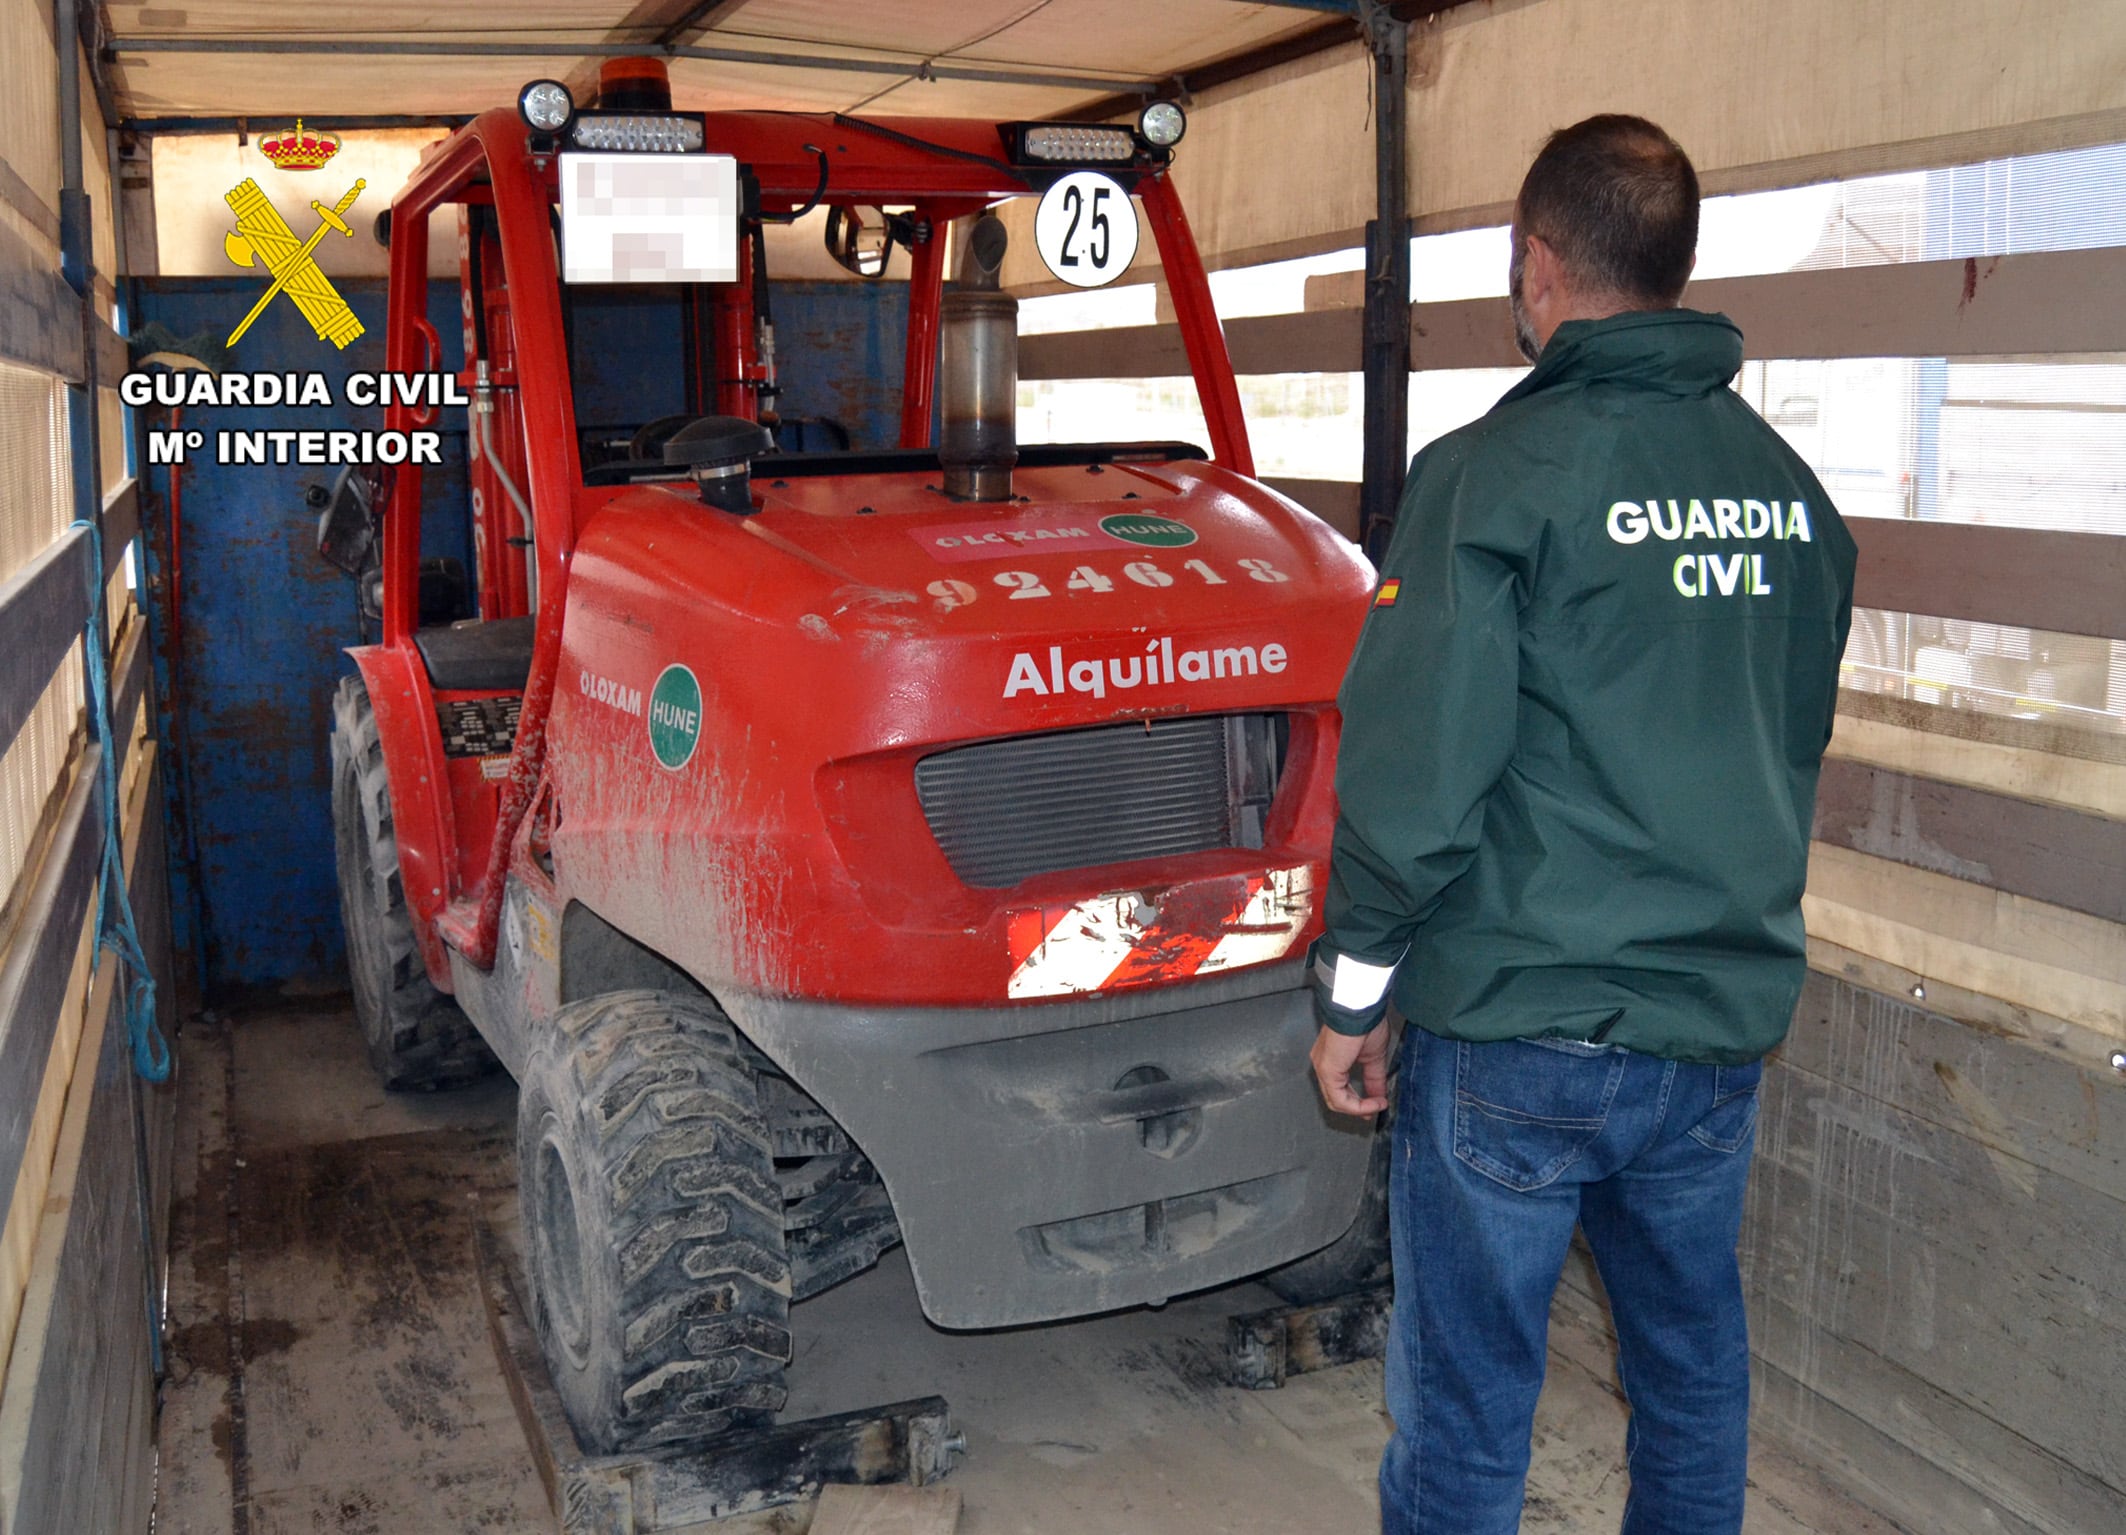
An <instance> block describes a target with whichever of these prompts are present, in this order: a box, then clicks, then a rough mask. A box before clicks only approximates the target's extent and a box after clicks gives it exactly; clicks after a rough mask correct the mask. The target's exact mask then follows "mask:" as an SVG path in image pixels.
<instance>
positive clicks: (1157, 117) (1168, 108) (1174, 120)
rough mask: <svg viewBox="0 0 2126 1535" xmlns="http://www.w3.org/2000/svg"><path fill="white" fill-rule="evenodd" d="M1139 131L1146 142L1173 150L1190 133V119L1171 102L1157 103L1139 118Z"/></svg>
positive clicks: (1145, 110)
mask: <svg viewBox="0 0 2126 1535" xmlns="http://www.w3.org/2000/svg"><path fill="white" fill-rule="evenodd" d="M1137 131H1138V132H1139V133H1141V134H1143V135H1144V141H1145V143H1147V144H1151V145H1153V146H1155V147H1157V148H1159V149H1172V148H1173V147H1174V146H1175V145H1176V144H1178V143H1180V142H1181V135H1182V134H1184V133H1186V132H1188V117H1187V115H1186V114H1185V113H1183V112H1182V110H1181V108H1179V107H1177V106H1175V105H1174V103H1172V102H1171V101H1155V102H1153V103H1152V104H1151V105H1150V106H1148V107H1146V108H1145V109H1144V111H1143V113H1142V114H1141V115H1140V116H1139V117H1138V118H1137Z"/></svg>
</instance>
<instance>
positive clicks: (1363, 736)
mask: <svg viewBox="0 0 2126 1535" xmlns="http://www.w3.org/2000/svg"><path fill="white" fill-rule="evenodd" d="M1697 239H1698V182H1697V176H1696V173H1695V172H1694V171H1693V170H1692V168H1691V164H1690V161H1689V159H1688V158H1687V157H1686V156H1685V155H1684V153H1683V151H1682V149H1681V148H1679V147H1678V146H1677V144H1676V143H1675V141H1674V140H1672V139H1671V138H1669V136H1668V135H1667V134H1665V133H1664V132H1662V131H1661V130H1660V129H1659V128H1657V127H1656V126H1654V125H1653V124H1652V123H1650V122H1647V121H1645V120H1644V119H1641V118H1635V117H1618V116H1604V117H1595V118H1590V119H1588V120H1587V121H1586V122H1583V123H1579V124H1576V125H1575V126H1573V127H1570V128H1567V129H1564V130H1563V131H1561V132H1559V133H1557V134H1554V135H1553V136H1552V137H1551V139H1550V140H1549V142H1548V143H1547V144H1546V145H1545V146H1544V148H1543V150H1542V153H1541V154H1539V155H1538V156H1537V157H1536V160H1535V163H1534V165H1533V166H1532V167H1531V168H1530V169H1529V172H1528V176H1527V179H1526V180H1525V181H1524V182H1523V183H1522V186H1521V193H1520V198H1519V200H1518V202H1517V203H1516V205H1515V214H1514V229H1513V266H1512V293H1513V315H1514V327H1515V331H1516V334H1517V336H1518V339H1519V342H1520V346H1521V350H1522V351H1523V352H1524V353H1525V354H1526V355H1527V356H1528V358H1529V359H1530V361H1532V362H1534V363H1535V368H1534V370H1533V371H1532V372H1531V373H1530V374H1529V375H1528V377H1527V378H1525V379H1524V380H1522V382H1521V383H1520V384H1519V385H1517V386H1516V387H1515V388H1514V389H1513V390H1512V391H1511V392H1509V393H1508V394H1507V395H1506V397H1505V398H1504V399H1502V400H1501V401H1500V402H1499V403H1498V404H1497V405H1496V406H1495V407H1494V408H1493V409H1492V410H1491V412H1490V414H1488V415H1486V416H1485V417H1484V418H1483V419H1482V420H1480V421H1478V422H1476V423H1475V424H1473V425H1471V426H1469V427H1466V428H1464V429H1463V430H1461V431H1458V432H1454V433H1450V434H1449V435H1448V436H1446V437H1443V438H1441V439H1440V440H1438V441H1437V442H1435V443H1433V444H1432V445H1431V446H1429V447H1428V448H1427V449H1426V450H1425V451H1424V452H1423V453H1421V454H1420V455H1419V456H1418V458H1417V460H1416V462H1415V463H1414V464H1413V465H1412V466H1411V471H1410V479H1409V483H1408V486H1407V488H1406V490H1405V492H1404V495H1403V501H1402V509H1401V515H1400V518H1399V520H1398V523H1397V526H1396V530H1395V536H1394V540H1393V543H1392V544H1391V545H1390V547H1389V550H1388V554H1387V558H1386V562H1385V566H1384V568H1383V570H1382V581H1381V584H1380V588H1379V591H1378V593H1377V595H1376V596H1375V599H1374V603H1373V609H1372V612H1371V614H1370V616H1369V617H1368V620H1367V623H1366V628H1365V632H1364V635H1363V636H1362V638H1361V639H1360V642H1359V645H1358V650H1357V653H1356V654H1355V655H1354V656H1353V658H1352V661H1351V668H1350V672H1349V675H1348V676H1347V677H1346V679H1345V682H1344V688H1343V694H1342V698H1341V703H1342V708H1343V714H1344V727H1343V741H1342V746H1341V748H1340V753H1341V755H1340V760H1339V762H1338V765H1337V774H1336V787H1337V792H1338V795H1339V797H1340V800H1341V819H1340V820H1339V822H1338V825H1337V831H1336V841H1335V851H1334V855H1333V858H1332V861H1331V867H1330V873H1329V894H1328V909H1327V923H1328V930H1327V933H1326V935H1325V937H1324V938H1323V940H1322V943H1321V945H1320V947H1319V949H1318V950H1317V952H1316V959H1315V965H1314V979H1315V985H1316V988H1317V990H1316V998H1317V1011H1318V1013H1319V1015H1320V1018H1321V1021H1322V1032H1321V1035H1320V1037H1319V1039H1318V1040H1317V1042H1316V1044H1315V1048H1314V1065H1315V1071H1316V1074H1317V1076H1318V1077H1319V1079H1320V1083H1321V1089H1322V1094H1323V1097H1324V1098H1325V1099H1326V1100H1327V1102H1328V1104H1329V1106H1330V1107H1331V1108H1332V1109H1335V1110H1337V1111H1339V1112H1343V1113H1350V1114H1374V1113H1378V1112H1380V1111H1381V1110H1383V1109H1385V1108H1386V1107H1387V1106H1388V1104H1387V1097H1386V1094H1387V1072H1388V1048H1389V1047H1388V1032H1387V1028H1386V1025H1385V1014H1386V1012H1387V1007H1388V1002H1389V1000H1390V997H1391V992H1392V999H1393V1001H1394V1002H1395V1003H1396V1005H1397V1006H1398V1007H1399V1009H1400V1010H1401V1012H1402V1014H1403V1016H1404V1017H1405V1018H1407V1019H1408V1020H1409V1022H1410V1023H1411V1024H1412V1025H1414V1027H1412V1028H1410V1029H1408V1030H1406V1031H1405V1043H1404V1046H1403V1052H1402V1058H1401V1070H1400V1082H1399V1085H1398V1094H1399V1099H1398V1112H1397V1116H1396V1119H1395V1122H1394V1125H1393V1130H1392V1133H1393V1134H1394V1136H1395V1142H1394V1147H1393V1149H1394V1153H1395V1155H1394V1172H1393V1176H1392V1180H1391V1193H1390V1199H1391V1216H1392V1219H1391V1225H1392V1231H1393V1243H1394V1261H1395V1317H1394V1324H1393V1329H1392V1332H1391V1335H1390V1340H1389V1345H1388V1406H1389V1408H1390V1410H1391V1412H1392V1413H1393V1415H1394V1418H1395V1435H1394V1438H1393V1439H1392V1441H1391V1442H1390V1443H1389V1446H1388V1450H1387V1454H1386V1456H1385V1458H1384V1459H1383V1461H1382V1465H1381V1512H1382V1523H1383V1526H1384V1528H1385V1530H1386V1531H1388V1532H1389V1535H1415V1532H1419V1531H1423V1532H1427V1535H1432V1532H1438V1535H1511V1532H1513V1531H1514V1530H1515V1529H1516V1528H1517V1527H1518V1524H1519V1521H1520V1511H1521V1502H1522V1496H1523V1487H1524V1482H1525V1479H1526V1475H1527V1470H1528V1454H1529V1433H1530V1427H1531V1423H1532V1420H1533V1416H1534V1412H1535V1403H1536V1396H1537V1394H1538V1392H1539V1391H1540V1389H1541V1386H1542V1381H1543V1370H1544V1361H1545V1345H1546V1338H1547V1335H1548V1328H1549V1314H1550V1301H1551V1295H1552V1292H1553V1290H1554V1289H1555V1288H1556V1285H1557V1280H1558V1274H1559V1271H1560V1269H1561V1267H1562V1265H1563V1262H1564V1258H1565V1251H1566V1246H1567V1243H1568V1242H1569V1241H1570V1239H1571V1236H1572V1231H1573V1226H1574V1224H1575V1223H1576V1222H1577V1223H1578V1224H1579V1226H1580V1227H1581V1228H1582V1229H1583V1230H1584V1231H1585V1232H1586V1234H1587V1240H1588V1243H1589V1245H1590V1246H1591V1247H1592V1249H1593V1251H1594V1255H1595V1260H1596V1263H1597V1264H1598V1265H1599V1267H1600V1269H1601V1273H1602V1279H1603V1283H1604V1286H1605V1287H1606V1289H1607V1290H1608V1292H1609V1298H1610V1305H1611V1309H1612V1311H1613V1312H1614V1315H1615V1319H1616V1327H1617V1338H1618V1364H1619V1371H1620V1374H1621V1376H1622V1379H1623V1383H1624V1389H1625V1391H1626V1394H1627V1395H1628V1396H1629V1398H1630V1401H1631V1407H1632V1416H1631V1429H1630V1438H1629V1445H1628V1451H1627V1454H1628V1458H1629V1465H1630V1472H1631V1481H1632V1486H1631V1497H1630V1502H1629V1504H1628V1506H1627V1509H1626V1512H1625V1516H1624V1530H1625V1532H1626V1535H1657V1532H1658V1535H1721V1532H1734V1531H1739V1530H1740V1529H1741V1527H1742V1502H1743V1482H1744V1472H1745V1466H1746V1462H1747V1453H1748V1414H1749V1343H1748V1336H1747V1323H1746V1320H1745V1317H1744V1313H1743V1301H1742V1284H1741V1275H1740V1270H1739V1267H1738V1264H1737V1262H1736V1256H1735V1247H1736V1242H1737V1239H1738V1236H1739V1232H1740V1228H1741V1221H1742V1200H1743V1187H1744V1183H1745V1181H1746V1179H1747V1175H1748V1170H1749V1155H1750V1151H1751V1148H1752V1146H1753V1144H1754V1131H1755V1125H1756V1112H1757V1082H1758V1076H1759V1073H1760V1070H1761V1066H1760V1061H1761V1059H1762V1057H1763V1056H1764V1054H1765V1052H1766V1051H1768V1050H1770V1049H1771V1048H1772V1047H1773V1046H1774V1045H1776V1044H1778V1042H1779V1041H1780V1039H1781V1038H1782V1037H1783V1036H1784V1034H1785V1032H1786V1028H1787V1024H1788V1020H1789V1019H1790V1017H1791V1016H1792V1013H1793V1010H1794V1004H1795V1001H1796V999H1797V997H1798V995H1799V993H1800V989H1801V982H1802V976H1803V971H1804V967H1805V964H1806V959H1805V949H1804V939H1803V933H1802V924H1801V893H1802V885H1803V882H1804V879H1805V876H1806V873H1807V864H1808V843H1809V826H1810V821H1811V817H1812V813H1813V807H1814V800H1815V794H1816V777H1817V771H1818V766H1819V764H1820V761H1821V759H1822V756H1823V750H1824V747H1825V745H1826V744H1827V743H1828V742H1829V740H1830V734H1831V721H1832V712H1833V707H1834V703H1835V698H1836V692H1837V681H1838V662H1839V656H1840V654H1841V652H1842V651H1843V650H1844V648H1845V639H1846V629H1847V625H1848V623H1849V622H1850V617H1851V604H1852V589H1853V558H1854V550H1853V542H1852V539H1851V537H1850V536H1849V535H1848V533H1847V532H1846V530H1845V527H1844V525H1843V524H1842V523H1841V522H1840V521H1839V518H1838V514H1837V512H1836V511H1835V510H1834V509H1833V508H1832V506H1831V503H1830V500H1829V498H1828V497H1827V496H1826V495H1825V494H1824V491H1823V487H1822V486H1821V485H1820V484H1818V483H1817V481H1816V478H1815V476H1814V475H1812V474H1811V473H1810V472H1809V470H1808V468H1807V466H1806V465H1804V464H1803V463H1802V461H1801V460H1800V459H1799V458H1798V457H1796V456H1795V454H1794V453H1793V452H1792V451H1791V450H1790V449H1789V448H1788V447H1787V446H1786V444H1785V443H1784V442H1782V441H1781V440H1780V438H1779V437H1778V436H1777V434H1775V433H1774V432H1773V431H1772V430H1771V429H1770V428H1769V427H1767V426H1766V425H1765V424H1764V423H1763V422H1762V421H1761V420H1760V419H1759V418H1758V417H1757V416H1756V415H1755V414H1754V413H1753V412H1752V411H1751V410H1750V408H1749V407H1748V406H1747V405H1745V404H1744V403H1743V402H1742V400H1741V399H1740V398H1739V397H1738V396H1737V395H1736V394H1735V393H1734V392H1733V391H1732V390H1731V389H1729V387H1728V385H1729V383H1730V381H1731V380H1732V379H1733V378H1734V376H1735V372H1736V370H1737V369H1738V368H1739V367H1740V366H1741V362H1742V336H1741V334H1740V332H1738V331H1737V330H1736V328H1735V327H1734V326H1733V325H1732V324H1731V323H1729V322H1728V321H1727V320H1726V319H1724V318H1722V317H1721V316H1718V315H1709V314H1699V313H1695V312H1693V311H1690V310H1686V309H1681V308H1678V307H1677V305H1678V303H1679V301H1680V299H1681V297H1682V293H1683V287H1684V283H1685V282H1686V281H1687V280H1688V278H1689V276H1690V271H1691V266H1692V263H1693V261H1694V259H1695V252H1696V248H1697ZM1354 1072H1355V1073H1356V1076H1357V1078H1358V1082H1359V1084H1360V1086H1359V1090H1354V1086H1353V1075H1354Z"/></svg>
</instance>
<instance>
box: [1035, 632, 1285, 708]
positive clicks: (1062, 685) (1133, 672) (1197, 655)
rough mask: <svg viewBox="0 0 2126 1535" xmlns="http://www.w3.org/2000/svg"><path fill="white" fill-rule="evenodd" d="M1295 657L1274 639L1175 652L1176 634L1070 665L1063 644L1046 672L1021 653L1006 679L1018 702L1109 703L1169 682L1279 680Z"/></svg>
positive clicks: (1053, 649)
mask: <svg viewBox="0 0 2126 1535" xmlns="http://www.w3.org/2000/svg"><path fill="white" fill-rule="evenodd" d="M1291 664H1292V663H1291V657H1290V656H1289V655H1288V654H1287V653H1286V651H1285V648H1284V646H1282V645H1280V644H1278V643H1276V642H1275V641H1274V640H1273V641H1272V642H1271V643H1269V644H1267V645H1263V646H1259V647H1258V646H1254V645H1218V646H1204V647H1202V648H1201V649H1197V650H1183V651H1179V652H1177V651H1176V650H1175V649H1174V641H1173V637H1172V636H1171V635H1168V636H1162V637H1161V638H1159V639H1155V640H1147V641H1145V643H1144V650H1143V652H1142V653H1141V654H1138V653H1134V652H1133V653H1131V654H1128V655H1119V656H1116V655H1103V656H1096V657H1088V658H1083V659H1079V660H1075V661H1073V660H1071V659H1069V658H1068V657H1066V656H1065V655H1064V653H1063V647H1062V646H1061V645H1051V646H1049V647H1048V656H1047V665H1046V666H1045V667H1044V666H1043V665H1042V663H1041V661H1040V660H1038V659H1036V658H1035V656H1034V654H1033V652H1032V651H1029V650H1022V651H1020V652H1019V653H1018V654H1017V655H1015V656H1013V657H1012V658H1011V674H1010V675H1009V676H1008V677H1006V678H1005V679H1004V696H1005V697H1006V698H1016V697H1018V696H1019V694H1021V693H1031V694H1033V695H1034V696H1035V697H1036V698H1057V697H1061V696H1062V695H1063V694H1065V693H1085V694H1089V695H1090V696H1092V697H1094V698H1105V697H1107V695H1108V692H1109V690H1110V689H1112V690H1113V691H1115V692H1118V693H1120V692H1126V691H1128V690H1129V689H1131V688H1136V687H1159V686H1162V685H1164V684H1167V683H1181V682H1223V681H1226V680H1228V679H1237V678H1241V677H1255V676H1262V675H1268V676H1273V677H1274V676H1276V675H1277V674H1278V673H1279V672H1282V671H1283V670H1284V669H1285V668H1286V667H1288V666H1290V665H1291Z"/></svg>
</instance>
